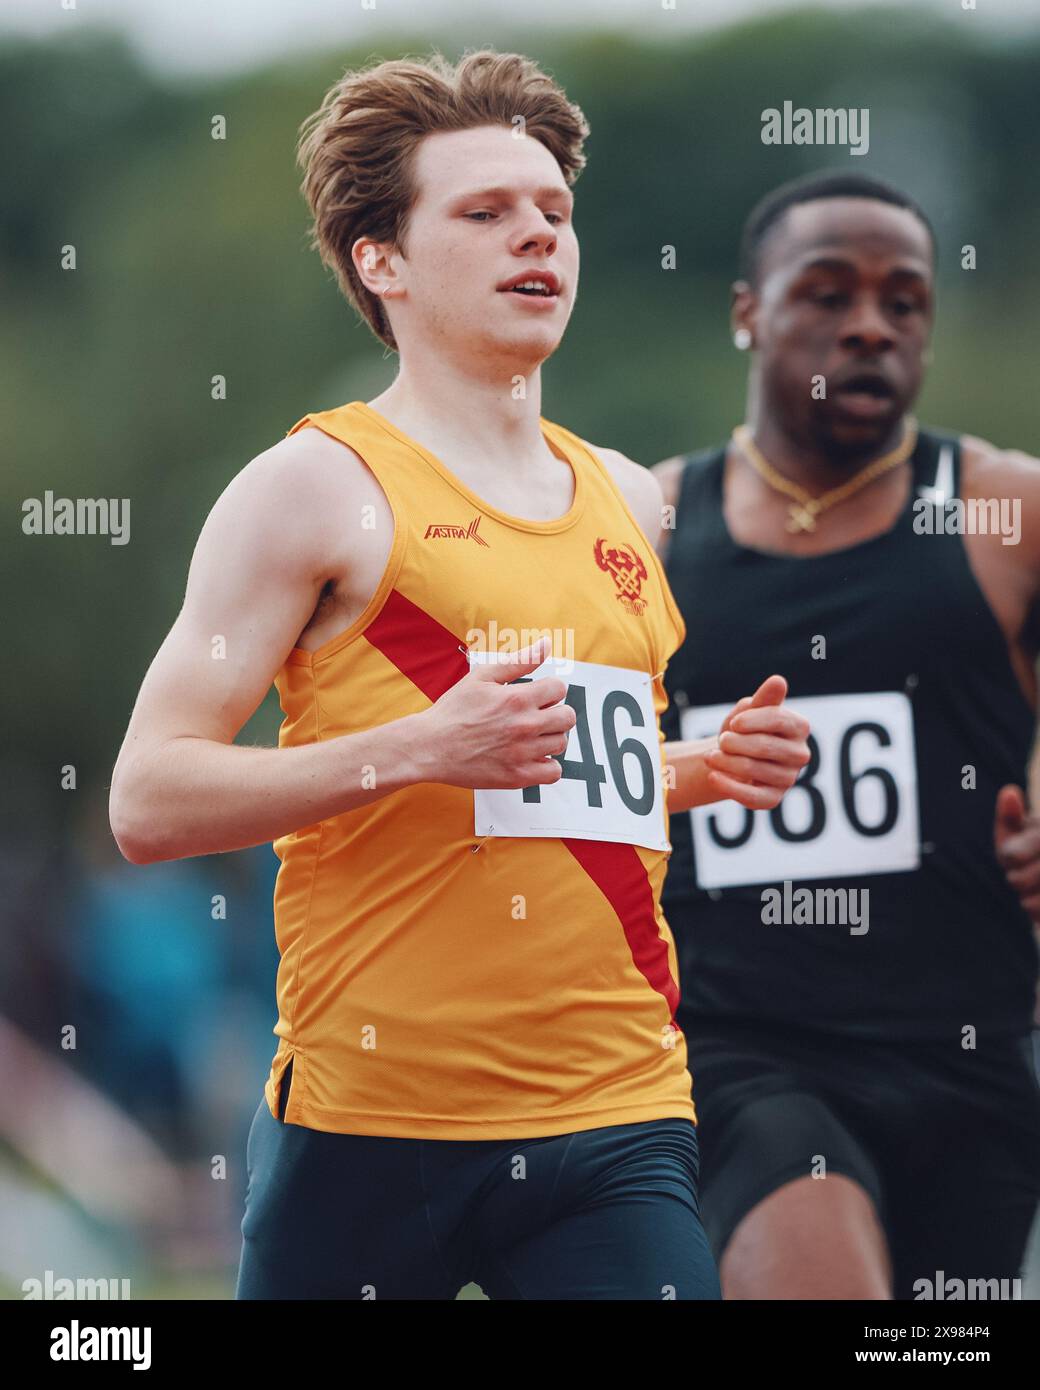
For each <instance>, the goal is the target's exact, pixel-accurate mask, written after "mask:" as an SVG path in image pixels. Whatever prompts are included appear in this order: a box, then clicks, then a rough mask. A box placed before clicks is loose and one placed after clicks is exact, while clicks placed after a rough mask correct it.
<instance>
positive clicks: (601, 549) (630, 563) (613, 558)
mask: <svg viewBox="0 0 1040 1390" xmlns="http://www.w3.org/2000/svg"><path fill="white" fill-rule="evenodd" d="M593 552H594V554H595V556H596V564H597V565H598V566H599V568H600V569H601V570H605V571H606V573H607V574H609V575H610V577H611V579H613V581H614V585H615V587H616V589H617V600H618V602H619V603H620V604H622V605H623V607H625V608H626V609H627V610H628V611H629V613H633V614H634V615H635V616H636V617H637V618H638V617H641V616H642V613H643V610H644V608H645V607H646V599H645V598H642V597H641V596H640V591H641V589H642V585H643V580H644V579H645V578H646V565H645V564H644V563H643V561H642V559H641V557H640V556H639V555H638V554H637V552H636V551H635V550H633V549H632V547H631V546H630V545H625V544H624V543H622V544H621V545H608V544H607V542H606V541H605V540H602V539H600V540H597V542H596V544H595V546H594V547H593Z"/></svg>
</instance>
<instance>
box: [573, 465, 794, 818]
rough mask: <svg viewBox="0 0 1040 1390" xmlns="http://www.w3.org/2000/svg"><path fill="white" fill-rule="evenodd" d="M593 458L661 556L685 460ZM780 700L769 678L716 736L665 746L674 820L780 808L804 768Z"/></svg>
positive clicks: (777, 679) (778, 682) (781, 692)
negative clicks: (701, 811) (707, 810)
mask: <svg viewBox="0 0 1040 1390" xmlns="http://www.w3.org/2000/svg"><path fill="white" fill-rule="evenodd" d="M596 452H597V453H598V454H599V455H600V457H601V458H602V459H603V461H604V463H606V465H607V467H608V468H609V469H610V471H611V474H612V475H613V477H614V480H615V481H616V482H617V484H618V487H619V488H621V491H622V492H623V493H624V496H625V501H626V502H627V503H628V505H629V507H630V508H631V510H632V514H633V515H634V516H635V518H636V520H637V521H638V522H639V524H640V526H641V527H642V529H643V531H644V532H645V533H646V536H647V538H648V539H649V540H650V541H651V544H653V545H655V548H656V549H657V550H658V552H659V553H660V552H661V551H662V550H663V548H664V546H665V545H666V544H667V540H666V538H667V537H668V536H670V534H671V527H668V526H666V525H665V524H664V523H665V522H666V521H667V520H668V519H669V517H673V518H674V512H672V511H670V510H669V509H668V508H669V506H670V507H674V505H675V501H676V499H677V496H678V484H679V476H680V474H681V472H682V464H683V460H682V459H681V458H675V459H667V460H666V461H665V462H664V463H659V464H657V466H656V467H655V468H653V469H648V468H643V467H642V466H641V465H640V464H638V463H634V462H633V461H632V460H631V459H629V458H626V457H625V456H624V454H620V453H618V451H617V450H616V449H598V450H596ZM666 488H667V490H668V491H667V496H668V497H669V498H670V499H671V500H670V503H668V504H666V500H665V499H666V494H665V489H666ZM786 694H787V682H786V681H785V680H784V678H783V676H770V677H768V679H767V680H765V681H763V683H762V685H761V686H760V687H759V688H758V690H756V692H755V694H754V695H748V696H745V697H744V698H743V699H742V700H739V701H738V702H737V704H736V705H734V707H733V709H732V710H730V712H729V714H728V715H727V716H726V718H725V719H724V720H723V723H722V728H721V729H720V730H719V733H718V734H717V735H715V736H713V737H711V738H701V739H684V740H682V741H678V742H675V743H666V744H665V746H664V753H665V763H666V766H667V767H669V768H671V770H672V775H673V776H674V779H675V781H674V784H673V785H672V786H671V787H670V788H669V791H668V810H669V811H670V812H671V813H672V814H675V813H676V812H678V811H688V810H690V808H691V807H693V806H706V805H708V804H709V803H711V802H713V801H737V802H739V803H740V805H741V806H747V807H749V808H750V809H751V810H753V811H771V810H772V809H773V808H774V807H775V806H778V805H779V804H780V800H781V798H782V797H783V795H784V792H786V791H787V790H788V789H789V788H790V787H792V786H793V785H794V783H795V781H796V779H797V777H798V774H799V772H800V771H801V769H802V768H803V767H804V766H805V764H806V763H807V762H808V761H809V745H808V743H807V742H806V739H807V738H808V737H809V724H808V721H807V720H806V719H803V718H802V716H801V715H798V714H795V713H794V712H793V711H792V710H789V709H783V708H782V705H783V701H784V697H785V696H786Z"/></svg>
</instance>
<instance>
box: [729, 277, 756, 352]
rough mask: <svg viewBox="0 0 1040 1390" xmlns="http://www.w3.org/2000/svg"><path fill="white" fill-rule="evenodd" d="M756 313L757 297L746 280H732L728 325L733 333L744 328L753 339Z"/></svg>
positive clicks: (752, 339) (753, 339)
mask: <svg viewBox="0 0 1040 1390" xmlns="http://www.w3.org/2000/svg"><path fill="white" fill-rule="evenodd" d="M757 314H758V299H757V298H756V296H755V292H754V290H753V289H752V288H751V286H750V285H749V284H748V282H747V281H746V280H734V281H733V284H732V285H731V286H730V310H729V326H730V330H731V332H733V333H736V332H737V331H738V329H741V328H743V329H745V330H746V331H747V332H748V333H750V334H751V341H752V342H754V341H755V320H756V318H757Z"/></svg>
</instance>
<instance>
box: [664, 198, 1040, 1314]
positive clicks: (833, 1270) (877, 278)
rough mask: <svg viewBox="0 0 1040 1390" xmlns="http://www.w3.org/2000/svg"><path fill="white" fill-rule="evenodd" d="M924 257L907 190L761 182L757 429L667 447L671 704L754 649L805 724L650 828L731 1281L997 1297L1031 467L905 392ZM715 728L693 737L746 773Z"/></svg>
mask: <svg viewBox="0 0 1040 1390" xmlns="http://www.w3.org/2000/svg"><path fill="white" fill-rule="evenodd" d="M933 269H934V245H933V236H932V231H931V228H930V226H929V224H928V222H927V220H926V218H925V216H924V214H923V213H922V212H921V210H920V209H919V208H918V207H917V206H916V205H915V204H914V203H913V202H912V201H911V200H910V199H909V198H907V197H905V196H903V195H902V194H901V193H899V192H897V191H896V190H895V189H893V188H890V187H889V186H887V185H885V184H882V183H878V182H876V181H874V180H870V179H866V178H861V177H848V176H844V175H831V174H825V175H823V176H820V177H816V178H811V179H808V180H805V181H801V182H798V183H794V184H788V185H785V186H784V187H782V188H780V189H778V190H776V192H774V193H773V194H771V195H770V196H769V197H767V198H766V199H765V200H764V201H763V202H762V203H761V204H759V206H758V207H757V208H756V209H755V210H754V211H753V212H752V214H751V216H750V218H749V219H748V222H747V225H746V228H745V233H744V239H743V255H742V270H741V274H742V276H743V278H742V279H741V280H740V281H738V282H737V283H736V285H735V286H734V296H733V329H734V334H735V342H736V345H737V346H738V347H739V348H742V349H746V350H749V351H750V352H751V354H752V356H751V365H750V376H749V383H748V403H747V415H746V424H745V425H744V426H741V427H740V428H738V429H736V430H734V433H733V438H732V439H731V440H730V441H729V442H728V443H727V444H725V445H719V446H716V447H714V448H712V449H709V450H707V451H705V452H702V453H698V454H694V455H692V456H683V457H681V458H675V459H670V460H668V461H666V462H665V463H663V464H660V465H658V467H657V468H656V469H655V472H656V473H657V475H658V476H659V478H660V479H661V481H662V484H663V487H664V491H665V496H666V500H667V501H668V502H669V503H671V504H673V505H676V506H677V514H676V517H675V528H674V533H673V532H672V531H670V530H667V529H666V530H664V531H663V532H661V536H662V546H661V549H662V551H666V553H667V565H666V570H667V575H668V578H669V581H670V583H671V586H672V589H673V592H674V594H675V597H676V599H677V601H678V603H679V606H680V608H681V610H682V612H683V616H684V618H685V621H686V625H687V628H688V636H687V640H686V643H685V645H684V646H683V647H682V648H681V649H680V650H679V652H678V653H677V655H676V656H675V657H674V658H673V660H672V662H671V665H670V667H669V673H668V680H667V688H668V691H669V693H670V695H671V696H672V699H673V702H674V709H670V711H669V716H668V718H667V719H666V722H665V728H666V730H668V729H669V728H674V726H675V725H678V723H679V721H680V720H681V729H682V734H683V736H684V737H686V738H697V737H700V736H702V735H703V734H704V733H705V732H706V731H708V730H710V729H712V728H714V727H717V721H718V716H719V712H720V710H721V709H722V708H723V706H724V705H725V699H726V693H727V692H728V691H731V690H733V689H739V688H741V687H743V688H745V689H746V688H750V687H752V686H754V684H755V683H756V682H757V681H758V680H760V679H761V677H762V675H763V674H764V673H767V672H769V671H772V670H776V669H779V670H783V671H784V672H785V673H786V674H787V676H788V678H789V680H790V687H791V695H792V699H793V708H795V709H796V710H798V712H800V713H802V714H804V715H805V716H806V718H807V719H808V720H809V721H810V723H811V725H812V730H813V732H812V735H811V737H810V748H811V752H812V759H811V761H810V763H809V765H808V766H807V767H806V769H805V771H804V773H803V774H802V776H801V778H800V780H799V783H798V785H797V786H796V787H795V788H794V789H793V790H792V791H791V793H790V794H789V795H788V796H786V797H785V798H784V801H783V803H782V805H781V806H780V807H778V808H777V809H776V810H773V811H769V812H756V813H753V812H751V811H746V812H745V811H741V810H740V809H739V808H734V807H727V808H714V809H712V810H710V811H708V810H704V809H698V810H695V811H694V812H693V814H692V822H691V816H688V815H685V814H683V815H677V816H674V817H673V821H672V840H673V845H674V847H675V853H674V855H673V859H672V863H671V866H670V869H669V873H668V878H667V881H666V888H665V894H664V903H665V908H666V913H667V916H668V919H669V921H670V922H671V923H672V925H673V927H674V928H675V931H676V938H677V942H678V948H679V955H680V965H681V982H682V1007H681V1009H680V1012H679V1021H680V1024H681V1025H682V1027H683V1029H684V1031H685V1032H686V1034H687V1041H688V1045H689V1048H690V1058H691V1069H692V1072H693V1075H694V1078H695V1095H696V1099H697V1107H698V1114H699V1118H700V1128H699V1137H700V1142H701V1153H702V1168H701V1180H702V1202H703V1213H704V1221H705V1226H706V1229H707V1231H708V1233H709V1236H710V1238H711V1241H712V1245H713V1248H714V1250H715V1253H716V1256H717V1258H719V1260H720V1272H721V1276H722V1286H723V1293H724V1296H725V1297H727V1298H789V1299H790V1298H886V1297H890V1296H892V1295H893V1293H894V1296H895V1297H897V1298H929V1297H944V1296H945V1297H947V1298H949V1297H972V1296H974V1297H991V1298H992V1297H998V1296H1003V1297H1011V1296H1013V1292H1014V1285H1013V1280H1015V1279H1016V1278H1017V1277H1018V1276H1019V1272H1020V1264H1021V1260H1022V1254H1023V1249H1024V1246H1025V1242H1026V1239H1027V1236H1028V1233H1029V1229H1030V1224H1031V1221H1032V1219H1033V1214H1034V1211H1035V1208H1036V1204H1037V1199H1038V1196H1040V1099H1038V1090H1037V1082H1036V1077H1035V1073H1034V1071H1033V1067H1032V1061H1031V1055H1030V1047H1029V1035H1030V1022H1031V1015H1032V1010H1033V1003H1034V990H1035V984H1036V975H1037V952H1036V945H1035V942H1034V938H1033V933H1032V930H1031V924H1030V917H1029V914H1030V913H1031V914H1032V915H1033V916H1034V917H1036V916H1037V915H1040V835H1038V830H1037V824H1036V822H1035V820H1032V819H1031V818H1029V820H1028V823H1027V817H1026V813H1025V804H1024V798H1023V793H1022V790H1021V788H1022V787H1023V786H1024V785H1025V782H1026V766H1027V761H1028V757H1029V752H1030V746H1031V743H1032V738H1033V726H1034V711H1035V706H1036V677H1035V673H1034V663H1035V659H1036V655H1037V648H1038V637H1040V621H1038V620H1040V607H1038V601H1037V600H1038V589H1040V468H1038V465H1037V461H1036V460H1035V459H1032V458H1028V457H1026V456H1025V455H1024V454H1021V453H1018V452H1014V451H1004V450H1002V449H999V448H996V447H995V446H993V445H992V444H987V443H985V442H984V441H983V440H980V439H974V438H971V437H969V436H961V435H959V434H957V433H956V432H951V431H939V430H932V429H923V428H919V427H918V426H917V424H916V423H915V421H914V420H913V419H912V418H911V415H910V411H911V409H912V407H913V404H914V401H915V399H916V397H917V394H918V392H919V390H920V386H921V381H922V377H923V373H924V367H925V360H926V351H927V346H928V342H929V336H930V332H931V328H932V312H933V293H934V284H933ZM739 724H740V719H739V718H738V719H737V720H736V721H735V726H739ZM675 732H676V733H677V732H678V730H677V729H676V730H675ZM728 738H729V735H726V734H724V735H723V737H722V741H721V748H720V751H719V752H718V754H712V755H710V757H709V760H710V761H713V762H715V763H716V765H717V766H718V767H719V768H721V769H724V770H725V771H727V772H729V773H730V774H731V775H735V776H740V775H743V774H744V773H745V771H746V765H745V764H744V762H743V759H742V757H741V756H739V755H737V752H736V750H735V749H731V748H728V747H727V739H728ZM766 747H767V744H766V742H764V741H763V743H762V744H761V747H760V748H759V750H758V751H760V752H764V751H765V749H766ZM998 860H999V862H998ZM1001 864H1003V865H1004V866H1005V868H1006V869H1007V875H1006V877H1005V873H1004V871H1003V870H1002V868H1001ZM1020 898H1021V900H1022V901H1021V902H1020V901H1019V899H1020ZM972 1280H977V1281H978V1280H981V1281H1006V1283H1003V1284H1000V1283H998V1282H994V1283H991V1284H987V1285H985V1286H981V1287H983V1288H984V1289H986V1290H988V1292H987V1291H983V1292H979V1291H978V1288H979V1287H980V1286H976V1292H975V1293H974V1294H972V1293H971V1292H964V1291H962V1292H960V1293H957V1292H955V1291H953V1292H951V1291H950V1290H955V1289H956V1287H957V1281H961V1283H960V1287H961V1288H962V1290H964V1289H966V1288H967V1287H969V1281H972ZM948 1281H952V1282H948ZM940 1285H942V1286H944V1287H946V1289H947V1291H946V1292H945V1294H944V1293H943V1291H942V1288H940V1287H939V1286H940ZM994 1290H996V1291H994Z"/></svg>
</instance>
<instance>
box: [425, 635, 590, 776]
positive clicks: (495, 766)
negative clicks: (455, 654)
mask: <svg viewBox="0 0 1040 1390" xmlns="http://www.w3.org/2000/svg"><path fill="white" fill-rule="evenodd" d="M551 651H552V648H551V644H550V639H549V638H548V637H540V638H539V639H538V641H537V642H535V643H534V644H533V645H532V646H529V647H524V648H523V649H522V650H521V651H519V652H515V653H499V654H498V659H497V660H495V661H488V662H482V663H480V664H479V665H474V666H472V667H471V668H470V671H469V674H468V675H465V676H463V678H462V679H461V680H460V681H458V682H457V683H456V684H455V685H453V686H452V688H451V689H450V690H448V691H446V692H445V693H444V694H443V695H442V696H441V698H440V699H439V700H438V701H437V702H436V704H435V705H433V706H432V708H430V709H428V710H426V712H425V713H424V714H422V715H420V716H419V717H420V718H421V719H422V720H423V721H425V723H426V738H427V739H428V741H429V742H428V747H427V752H428V753H431V754H432V755H433V769H432V771H431V772H430V773H428V774H427V777H426V779H425V780H427V781H431V782H443V783H446V784H447V785H448V786H449V787H474V788H476V787H480V788H492V787H498V788H512V789H516V788H519V787H534V786H549V785H551V784H552V783H553V782H558V781H559V780H560V778H561V777H562V776H563V769H562V768H561V766H560V764H559V763H558V762H557V760H556V758H555V757H554V756H553V755H554V754H560V753H562V752H563V751H564V749H565V748H566V747H567V736H568V734H569V733H570V731H571V729H573V728H574V725H575V723H576V721H577V715H576V714H575V712H574V710H573V709H572V708H571V707H570V705H563V704H561V703H560V701H561V700H562V699H563V698H564V696H565V695H566V694H567V686H566V685H565V683H564V682H563V681H561V680H559V679H558V678H557V677H556V676H540V677H539V678H538V679H537V680H533V681H525V682H524V683H523V684H521V685H510V684H509V682H510V681H515V680H516V679H517V677H518V676H526V675H529V674H530V672H531V671H534V670H536V669H537V668H538V667H539V666H540V665H541V664H542V662H543V661H544V660H545V659H546V657H547V656H549V655H551Z"/></svg>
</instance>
